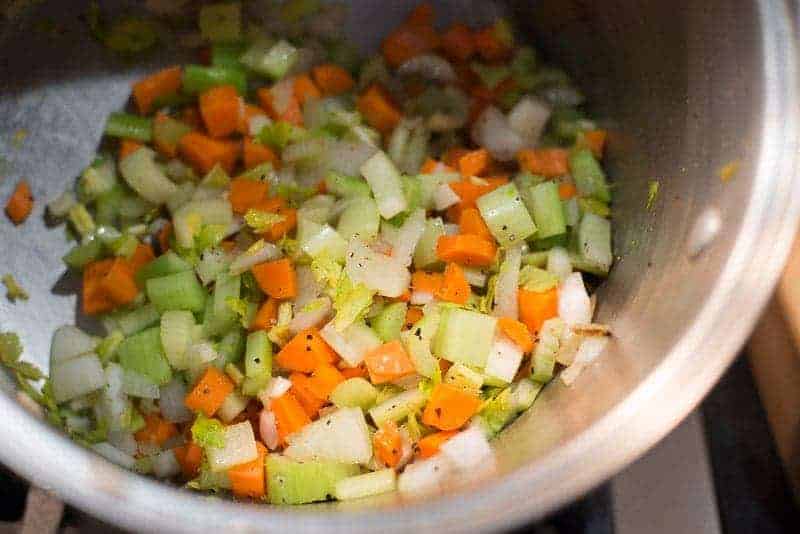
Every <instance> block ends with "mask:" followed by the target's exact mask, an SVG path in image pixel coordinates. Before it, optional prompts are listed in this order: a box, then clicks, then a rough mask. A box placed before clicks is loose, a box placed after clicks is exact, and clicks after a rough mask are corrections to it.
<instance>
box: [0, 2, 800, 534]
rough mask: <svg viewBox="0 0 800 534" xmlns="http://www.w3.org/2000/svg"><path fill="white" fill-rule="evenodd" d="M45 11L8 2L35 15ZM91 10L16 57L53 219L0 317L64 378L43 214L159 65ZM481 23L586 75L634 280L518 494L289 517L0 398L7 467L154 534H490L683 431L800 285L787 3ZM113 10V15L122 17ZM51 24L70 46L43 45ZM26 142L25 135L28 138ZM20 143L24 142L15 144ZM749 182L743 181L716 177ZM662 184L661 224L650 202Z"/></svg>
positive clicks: (23, 39) (369, 13) (550, 6)
mask: <svg viewBox="0 0 800 534" xmlns="http://www.w3.org/2000/svg"><path fill="white" fill-rule="evenodd" d="M27 3H28V2H11V4H12V7H15V8H19V6H20V5H21V4H27ZM76 3H77V2H61V3H57V2H51V3H48V4H46V5H45V6H43V7H38V8H36V10H35V13H37V15H36V16H35V17H34V18H31V17H29V16H28V12H27V11H26V10H25V9H15V10H14V13H12V17H13V18H9V19H6V20H5V21H4V22H3V27H2V30H0V33H2V35H1V36H0V37H2V43H3V44H2V46H0V73H2V76H1V77H0V80H2V81H0V143H2V144H0V146H2V147H3V154H4V156H5V157H6V158H7V159H8V160H9V161H8V164H7V165H6V167H7V168H6V170H5V171H4V172H3V173H2V174H4V175H5V179H4V180H3V181H2V182H0V198H6V197H7V195H8V194H9V192H10V190H11V188H12V187H13V184H14V183H15V182H16V181H17V179H18V178H20V177H26V178H28V179H29V180H30V181H31V183H32V186H33V192H34V194H35V196H36V198H37V200H38V202H37V205H36V211H35V216H34V217H32V218H31V219H30V220H29V221H28V222H27V223H26V224H25V225H24V226H22V227H20V228H13V227H12V226H11V225H10V224H9V223H8V221H7V220H5V218H3V220H2V222H0V235H2V237H1V238H0V240H1V241H0V242H2V244H3V250H4V253H3V254H2V255H0V272H12V273H14V274H15V275H17V276H18V277H19V278H20V279H21V281H22V283H23V285H24V286H26V287H27V288H28V289H29V290H31V293H32V295H31V299H30V301H28V302H26V303H22V304H16V305H11V304H9V303H7V302H5V301H3V302H2V303H0V329H3V330H6V329H10V330H15V331H17V332H19V333H21V335H22V338H23V341H24V343H25V346H26V355H27V358H29V359H31V360H33V361H36V362H37V363H38V364H40V365H42V366H46V364H47V354H48V347H49V339H50V334H51V332H52V331H53V329H54V328H55V327H56V326H57V325H60V324H63V323H68V322H71V321H72V320H73V312H74V303H75V299H74V296H73V295H72V294H71V293H70V289H71V288H74V285H72V284H71V280H70V278H69V277H67V276H64V275H63V274H62V273H63V272H64V268H63V266H62V265H61V263H60V261H59V259H58V258H59V256H60V255H61V254H62V253H63V252H64V251H65V250H66V247H67V244H66V243H65V242H64V238H63V232H62V230H60V229H51V228H47V227H46V226H45V225H44V223H43V220H42V217H41V215H42V211H43V205H44V203H45V201H46V200H47V199H50V198H53V197H54V196H55V195H56V194H57V193H58V192H60V191H61V190H63V188H64V187H65V185H67V184H68V183H70V182H71V180H72V179H73V177H74V176H76V175H77V174H78V173H79V172H80V170H81V169H82V168H83V167H84V166H85V165H86V164H87V163H88V162H89V161H90V158H91V156H92V154H93V153H94V151H95V148H96V143H97V141H98V139H99V138H100V134H101V130H102V125H103V118H104V116H105V115H106V114H107V113H108V112H109V111H111V110H113V109H116V108H118V107H120V106H122V105H123V104H124V103H125V100H126V98H127V95H128V91H129V85H128V84H129V82H130V80H132V79H133V78H135V77H136V76H137V75H139V74H141V73H142V72H144V71H146V70H148V69H152V68H153V67H154V66H155V65H156V64H162V65H163V64H165V63H166V61H167V60H166V59H165V57H166V56H167V55H169V54H171V53H172V52H167V51H164V53H163V54H159V57H158V58H154V59H153V61H152V64H151V65H146V66H140V65H137V66H133V65H130V64H127V63H123V62H120V61H117V60H114V59H113V58H110V57H109V56H108V55H106V54H105V53H104V52H103V51H102V50H101V49H100V48H99V47H98V46H97V45H96V44H95V43H92V42H91V41H90V40H89V39H88V38H87V37H85V34H84V33H83V32H84V30H83V29H82V27H81V26H80V24H79V23H77V21H76V16H75V14H76V13H79V12H82V8H80V7H78V6H76ZM438 3H439V4H440V5H441V7H442V10H441V11H442V18H445V19H446V18H448V17H450V16H452V15H456V16H457V17H458V18H460V19H462V20H463V19H466V20H467V21H473V20H478V19H481V18H484V17H486V16H489V15H491V14H492V13H493V12H494V11H495V10H500V11H504V10H507V11H508V12H509V13H510V14H511V15H512V16H513V18H514V20H515V21H517V22H518V23H520V24H521V26H522V27H523V28H524V29H525V30H526V31H527V32H530V34H531V35H536V36H537V38H538V39H539V41H538V42H539V43H540V44H541V45H542V46H543V48H544V49H545V50H546V51H547V52H549V53H550V54H551V55H552V56H553V57H555V58H557V60H558V61H559V62H560V63H561V64H563V65H566V66H568V67H569V68H570V69H571V70H572V71H573V73H574V74H575V75H576V76H577V78H578V80H580V82H581V86H582V87H583V88H584V89H585V91H586V92H587V93H588V94H589V97H590V100H591V102H592V103H593V106H594V111H595V114H596V115H598V116H600V117H602V118H604V119H605V122H606V124H607V125H608V127H609V129H610V130H611V132H612V133H611V136H610V142H609V168H610V171H611V175H612V176H613V177H614V179H615V184H616V193H615V205H614V217H615V224H616V226H615V236H614V240H615V248H616V252H617V254H618V255H619V260H618V262H617V265H616V267H615V269H614V271H613V273H612V275H611V277H610V278H609V280H608V282H607V283H606V284H605V285H604V286H603V287H602V288H601V290H600V303H601V304H600V308H599V320H600V321H602V322H608V323H610V324H611V325H612V328H613V331H614V334H615V337H614V341H613V343H612V344H611V347H610V349H609V350H607V351H606V353H605V354H604V355H602V356H601V357H600V358H599V360H598V362H597V363H596V364H595V365H593V366H592V367H591V368H589V369H588V370H586V371H585V372H584V373H583V375H581V377H580V379H579V380H578V381H577V383H576V384H575V385H574V386H573V387H572V388H566V387H564V386H563V385H561V384H560V383H557V382H556V383H554V384H552V385H551V386H549V387H548V388H547V389H546V391H545V392H544V394H543V395H542V396H541V398H540V399H539V400H538V401H537V402H536V404H535V406H534V408H533V409H532V410H531V411H530V412H529V413H528V414H526V415H525V416H524V417H522V418H521V419H520V420H519V421H518V422H516V423H515V424H514V425H513V426H512V427H511V428H509V429H508V431H507V432H505V434H504V435H503V436H502V437H501V438H500V439H499V441H498V442H497V452H498V455H499V458H500V464H501V474H500V476H498V477H497V478H496V479H494V480H493V481H491V482H489V483H486V484H485V485H483V486H481V487H476V488H468V489H462V490H460V491H458V492H454V493H452V494H449V495H447V496H443V497H441V498H439V499H433V500H428V501H426V502H420V503H406V504H402V503H398V502H396V501H395V500H392V499H390V500H388V501H377V502H376V501H372V502H367V503H353V504H348V505H343V504H340V505H336V504H324V505H317V506H313V507H300V508H292V509H286V508H282V509H273V508H269V507H266V506H253V505H242V504H235V503H232V502H226V501H222V500H216V499H208V498H206V497H204V496H200V495H195V494H191V493H188V492H184V491H179V490H176V489H173V488H170V487H168V486H166V485H162V484H159V483H157V482H155V481H152V480H148V479H144V478H141V477H138V476H136V475H134V474H131V473H128V472H126V471H123V470H121V469H118V468H116V467H114V466H112V465H111V464H109V463H107V462H105V461H104V460H102V459H100V458H99V457H97V456H95V455H93V454H91V453H89V452H88V451H86V450H84V449H82V448H80V447H78V446H77V445H75V444H73V443H71V442H70V441H69V440H67V439H66V438H64V437H63V436H61V435H60V434H58V433H57V432H55V431H54V430H52V429H51V428H49V427H48V426H47V425H45V424H44V423H42V422H40V421H38V420H37V419H35V418H34V417H31V416H30V415H28V413H27V412H26V411H25V410H23V409H22V408H21V407H20V406H19V405H18V404H17V403H16V402H15V401H14V400H13V398H12V397H11V396H6V395H0V421H3V428H2V436H0V460H1V461H2V462H3V463H5V464H6V465H8V466H10V467H12V468H13V469H14V470H16V471H17V472H18V473H20V474H21V475H23V476H25V477H26V478H28V479H29V480H31V481H32V482H33V483H35V484H37V485H39V486H41V487H44V488H46V489H51V490H53V491H54V492H55V493H56V494H58V495H59V496H61V497H62V498H64V499H65V500H67V501H68V502H70V503H72V504H74V505H76V506H78V507H80V508H83V509H86V510H88V511H89V512H91V513H93V514H95V515H97V516H100V517H102V518H104V519H106V520H108V521H111V522H113V523H116V524H119V525H122V526H124V527H128V528H131V529H135V530H158V531H190V530H197V529H199V528H201V527H202V528H203V529H204V530H206V531H214V530H223V529H224V530H225V531H228V532H231V531H248V532H249V531H256V530H264V531H276V532H277V531H282V530H284V529H289V530H290V531H292V532H301V531H312V530H325V531H331V532H374V531H378V530H379V531H381V532H408V531H412V530H413V531H419V532H423V531H426V530H428V529H430V530H433V529H436V531H437V532H451V531H486V530H490V529H500V528H505V527H510V526H512V525H518V524H520V523H522V522H524V521H528V520H532V519H536V518H539V517H542V516H543V515H544V514H546V513H548V512H549V511H552V510H553V509H554V508H556V507H558V506H560V505H562V504H564V503H566V502H567V501H569V500H570V499H573V498H575V497H577V496H578V495H580V494H581V493H582V492H585V491H587V490H588V489H589V488H591V487H592V486H594V485H596V484H598V483H600V482H601V481H603V480H604V479H606V478H608V477H610V476H611V475H613V474H614V473H615V472H617V471H618V470H619V469H621V468H622V467H624V466H625V465H626V464H628V463H629V462H631V461H633V460H634V459H635V458H637V457H638V456H639V455H641V454H642V453H643V452H644V451H645V450H646V449H647V448H648V447H650V446H651V445H653V444H654V443H655V442H656V441H657V440H658V439H659V438H661V437H662V436H664V435H665V434H666V433H667V432H669V431H670V430H671V429H672V428H673V427H674V426H675V425H676V424H677V423H678V422H679V421H680V420H681V418H682V417H683V416H684V415H686V414H687V412H689V411H690V410H691V409H692V408H693V407H694V406H695V405H696V404H697V402H698V401H699V400H700V398H701V397H702V396H703V395H704V394H705V393H706V392H707V391H708V390H709V388H711V386H712V385H713V383H714V381H715V380H716V379H717V378H718V377H719V375H720V373H722V371H723V370H724V369H725V367H726V366H727V365H728V363H729V362H730V361H731V360H732V358H733V357H734V355H735V353H736V351H737V350H738V349H739V347H740V346H741V345H742V343H743V341H744V339H745V337H746V336H747V334H748V332H749V331H750V328H751V327H752V325H753V323H754V320H755V319H756V316H757V315H758V313H759V310H760V309H761V307H762V305H763V304H764V302H765V299H766V298H767V296H768V295H769V293H770V291H771V290H772V287H773V285H774V283H775V280H776V276H777V274H778V272H779V270H780V268H781V266H782V265H783V262H784V259H785V257H786V253H787V249H788V246H789V243H790V241H791V237H792V236H793V234H794V232H795V230H796V227H797V221H798V212H799V211H800V203H798V202H797V201H796V200H795V199H797V198H800V197H799V196H798V195H800V180H797V179H796V178H795V176H796V173H797V170H798V166H797V165H798V162H797V147H798V134H800V132H799V131H798V109H799V108H798V104H799V101H798V76H797V50H796V42H795V40H796V30H795V26H794V20H793V16H794V13H793V6H790V5H788V4H787V3H785V2H781V1H777V0H776V1H769V0H760V1H755V0H754V1H750V2H746V1H741V2H725V1H712V0H706V1H704V2H691V1H679V2H641V1H636V0H611V1H607V2H602V3H599V2H597V3H594V2H583V1H580V0H560V1H552V2H551V1H546V0H542V1H540V2H525V1H522V0H517V1H512V2H508V3H506V4H504V5H495V4H492V3H489V2H458V1H456V0H451V1H444V2H438ZM104 4H105V3H104ZM353 4H354V5H355V6H354V9H353V11H352V14H351V16H350V20H349V21H348V27H349V29H350V30H351V31H352V33H353V35H355V36H356V38H357V39H359V40H360V41H361V42H362V44H364V45H365V46H367V45H374V44H375V42H376V38H377V36H378V35H380V34H382V33H384V32H385V31H386V30H387V29H389V28H390V27H391V26H392V24H393V23H394V21H396V20H398V19H399V18H400V17H401V16H402V15H403V14H404V13H405V12H406V11H407V9H408V7H409V5H408V4H410V2H404V1H400V0H392V1H387V0H383V1H381V2H377V1H374V0H365V1H358V2H353ZM42 13H46V14H49V15H51V16H53V17H54V19H53V20H55V21H57V22H58V23H60V24H63V25H64V26H65V27H66V28H67V30H68V31H67V32H66V34H62V35H58V34H53V33H52V32H43V31H41V30H31V29H30V28H31V26H30V24H31V22H32V21H33V20H41V19H40V18H38V17H39V16H40V15H41V14H42ZM22 131H25V132H27V136H25V138H24V139H22V137H23V135H22V134H21V133H19V132H22ZM15 134H16V140H15ZM733 161H735V162H738V172H736V173H735V174H734V176H733V177H732V178H730V180H728V181H723V180H721V178H720V173H719V169H720V168H721V167H722V166H723V165H725V164H727V163H730V162H733ZM651 180H658V181H659V183H660V186H661V188H660V193H659V196H658V199H657V201H656V202H655V206H654V208H653V210H652V211H651V210H648V209H646V207H645V205H646V202H647V190H648V182H649V181H651Z"/></svg>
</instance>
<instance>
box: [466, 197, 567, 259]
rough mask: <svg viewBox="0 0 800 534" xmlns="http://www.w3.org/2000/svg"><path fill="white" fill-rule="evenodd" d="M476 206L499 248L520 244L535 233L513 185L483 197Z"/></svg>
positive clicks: (531, 220) (531, 221) (534, 228)
mask: <svg viewBox="0 0 800 534" xmlns="http://www.w3.org/2000/svg"><path fill="white" fill-rule="evenodd" d="M477 204H478V209H479V210H480V212H481V216H482V217H483V220H484V221H486V225H487V226H488V227H489V230H490V231H491V232H492V235H493V236H494V237H495V238H496V239H497V241H498V242H499V243H500V245H501V246H504V247H510V246H514V245H516V244H518V243H522V242H523V241H524V240H525V239H527V238H528V237H530V236H532V235H533V234H534V233H535V232H536V225H535V224H534V222H533V219H531V216H530V214H529V213H528V210H527V208H526V207H525V204H524V203H523V202H522V198H521V197H520V194H519V191H518V190H517V186H515V185H514V184H513V183H509V184H506V185H504V186H502V187H498V188H497V189H495V190H494V191H492V192H490V193H487V194H485V195H483V196H482V197H480V198H478V200H477ZM559 207H560V206H559Z"/></svg>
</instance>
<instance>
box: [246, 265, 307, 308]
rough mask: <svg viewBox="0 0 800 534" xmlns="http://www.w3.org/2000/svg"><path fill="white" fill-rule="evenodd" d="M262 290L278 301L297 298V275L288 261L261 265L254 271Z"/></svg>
mask: <svg viewBox="0 0 800 534" xmlns="http://www.w3.org/2000/svg"><path fill="white" fill-rule="evenodd" d="M252 271H253V276H255V277H256V282H258V286H259V287H260V288H261V290H262V291H263V292H264V293H266V294H267V295H269V296H270V297H274V298H276V299H291V298H294V297H295V296H297V275H296V274H295V271H294V265H292V262H291V261H289V260H288V259H286V258H284V259H280V260H275V261H268V262H265V263H259V264H258V265H255V266H254V267H253V269H252Z"/></svg>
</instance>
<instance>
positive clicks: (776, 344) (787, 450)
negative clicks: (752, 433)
mask: <svg viewBox="0 0 800 534" xmlns="http://www.w3.org/2000/svg"><path fill="white" fill-rule="evenodd" d="M748 349H749V350H748V355H749V358H750V365H751V367H752V369H753V375H754V377H755V380H756V383H757V384H758V389H759V394H760V395H761V400H762V403H763V405H764V408H765V410H766V412H767V418H768V419H769V422H770V426H771V427H772V432H773V434H774V437H775V441H776V444H777V447H778V453H779V454H780V456H781V459H782V461H783V463H784V466H785V467H786V471H787V474H788V477H789V479H790V481H791V483H792V485H793V486H794V491H795V497H797V498H798V500H799V501H800V238H799V239H798V240H797V241H796V242H795V244H794V247H793V250H792V255H791V257H790V259H789V262H788V264H787V266H786V269H785V271H784V274H783V277H782V279H781V282H780V284H779V285H778V288H777V290H776V292H775V295H774V296H773V298H772V300H771V301H770V303H769V305H768V306H767V309H766V310H765V311H764V314H763V316H762V317H761V319H760V321H759V323H758V325H757V326H756V328H755V330H754V331H753V335H752V337H751V339H750V341H749V343H748Z"/></svg>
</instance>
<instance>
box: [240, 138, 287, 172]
mask: <svg viewBox="0 0 800 534" xmlns="http://www.w3.org/2000/svg"><path fill="white" fill-rule="evenodd" d="M242 156H243V158H244V168H245V169H252V168H253V167H255V166H257V165H261V164H262V163H271V164H272V167H273V168H274V169H280V168H281V160H280V159H279V158H278V155H277V154H276V153H275V152H274V151H273V150H272V149H271V148H270V147H268V146H267V145H262V144H261V143H258V142H256V141H254V140H253V138H252V137H245V138H244V148H243V149H242Z"/></svg>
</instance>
